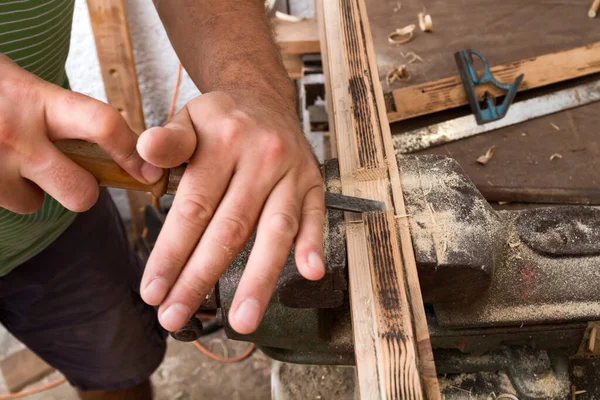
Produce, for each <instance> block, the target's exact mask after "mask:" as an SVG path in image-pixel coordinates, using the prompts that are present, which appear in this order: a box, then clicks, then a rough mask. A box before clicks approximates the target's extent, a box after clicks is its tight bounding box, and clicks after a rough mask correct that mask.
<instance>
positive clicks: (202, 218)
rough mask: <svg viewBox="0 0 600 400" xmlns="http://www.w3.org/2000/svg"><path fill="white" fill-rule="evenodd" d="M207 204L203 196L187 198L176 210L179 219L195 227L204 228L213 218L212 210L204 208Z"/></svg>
mask: <svg viewBox="0 0 600 400" xmlns="http://www.w3.org/2000/svg"><path fill="white" fill-rule="evenodd" d="M206 204H209V202H208V201H206V200H205V199H204V198H203V196H201V195H192V196H187V197H186V198H185V199H184V201H183V202H182V203H181V205H180V206H179V207H178V208H177V209H178V211H179V214H180V215H181V217H182V218H183V219H184V220H186V221H188V222H189V223H190V224H191V225H193V226H196V227H205V226H207V225H208V223H209V222H210V220H211V218H212V216H213V210H212V209H210V208H209V207H207V206H206Z"/></svg>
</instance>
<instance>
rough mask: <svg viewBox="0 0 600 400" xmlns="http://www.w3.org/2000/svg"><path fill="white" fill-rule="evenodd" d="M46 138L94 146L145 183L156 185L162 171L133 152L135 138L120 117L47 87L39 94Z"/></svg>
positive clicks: (80, 97) (77, 95) (87, 100)
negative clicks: (83, 142)
mask: <svg viewBox="0 0 600 400" xmlns="http://www.w3.org/2000/svg"><path fill="white" fill-rule="evenodd" d="M41 95H42V99H43V102H44V112H45V119H46V125H47V128H48V137H49V139H50V140H51V141H53V142H55V141H58V140H62V139H82V140H85V141H87V142H91V143H97V144H98V145H99V146H100V147H101V148H102V149H103V150H104V151H106V152H107V153H108V154H109V155H110V157H111V158H112V159H113V160H114V161H115V162H116V163H117V164H119V165H120V166H121V167H122V168H123V169H124V170H125V171H127V172H128V173H129V174H130V175H131V176H133V177H134V178H136V179H137V180H139V181H140V182H145V183H149V184H151V183H154V182H156V181H158V180H159V179H160V178H161V176H162V174H163V170H162V169H161V168H158V167H156V166H154V165H151V164H149V163H147V162H145V161H144V160H143V159H142V158H141V157H140V155H139V154H138V152H137V150H136V143H137V139H138V136H137V135H136V134H135V133H134V132H133V131H132V130H131V128H129V125H127V122H126V121H125V119H124V118H123V116H122V115H121V114H120V113H119V112H118V111H117V110H115V109H114V108H112V107H111V106H109V105H108V104H106V103H103V102H101V101H98V100H95V99H93V98H91V97H88V96H85V95H83V94H80V93H76V92H71V91H69V90H66V89H63V88H60V87H57V86H54V85H47V86H46V87H45V88H44V90H43V91H42V93H41Z"/></svg>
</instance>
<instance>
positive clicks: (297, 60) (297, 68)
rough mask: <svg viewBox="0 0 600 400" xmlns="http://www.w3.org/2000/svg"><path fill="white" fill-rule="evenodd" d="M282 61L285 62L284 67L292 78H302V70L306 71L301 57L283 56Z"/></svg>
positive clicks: (294, 55) (293, 55)
mask: <svg viewBox="0 0 600 400" xmlns="http://www.w3.org/2000/svg"><path fill="white" fill-rule="evenodd" d="M281 59H282V60H283V66H284V67H285V70H286V71H287V73H288V75H289V77H290V78H292V79H300V78H302V70H303V69H304V63H303V62H302V56H301V55H298V54H282V55H281Z"/></svg>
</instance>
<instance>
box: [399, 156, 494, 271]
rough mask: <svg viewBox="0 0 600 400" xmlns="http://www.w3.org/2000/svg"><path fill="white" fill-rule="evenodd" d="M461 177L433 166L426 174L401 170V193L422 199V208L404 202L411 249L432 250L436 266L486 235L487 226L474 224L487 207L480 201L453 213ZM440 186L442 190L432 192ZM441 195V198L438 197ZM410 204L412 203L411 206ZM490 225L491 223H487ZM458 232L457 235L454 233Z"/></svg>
mask: <svg viewBox="0 0 600 400" xmlns="http://www.w3.org/2000/svg"><path fill="white" fill-rule="evenodd" d="M463 182H464V176H462V175H460V174H458V173H456V172H454V171H448V170H443V171H442V167H441V166H440V167H433V168H432V169H431V171H429V172H428V173H427V174H426V175H421V174H418V173H415V172H414V171H404V173H403V176H402V186H403V188H404V192H405V193H413V195H415V196H419V197H421V199H422V200H425V204H426V208H423V209H421V208H417V207H415V204H414V202H408V201H407V212H408V214H409V221H410V223H411V236H412V239H413V243H414V245H415V248H421V249H423V248H428V247H430V248H433V249H434V252H435V254H436V256H437V262H438V264H444V263H445V262H447V257H448V255H449V254H450V252H464V253H465V254H466V253H468V252H469V251H470V249H472V248H473V246H474V245H476V243H477V238H479V237H481V236H482V235H488V234H489V231H490V228H491V227H490V226H484V225H482V224H481V223H480V221H479V223H474V222H475V220H476V218H477V216H478V215H481V214H485V213H487V212H488V211H489V207H490V206H489V204H488V203H487V202H486V201H485V200H483V199H476V200H475V201H474V204H473V207H472V208H471V209H470V210H468V212H467V213H466V215H465V214H463V215H459V214H457V212H456V210H457V209H460V208H461V206H463V205H462V204H457V203H458V202H460V201H461V200H462V198H461V197H460V196H454V195H455V194H456V192H454V191H452V190H451V189H453V188H456V190H457V191H460V188H461V187H462V185H463ZM440 187H444V188H446V190H443V191H435V190H434V189H436V188H440ZM432 196H436V198H435V204H445V207H446V208H445V209H435V208H434V206H433V200H434V199H433V198H432ZM439 196H442V198H439ZM411 203H412V204H411ZM489 223H490V224H493V221H489ZM459 232H460V234H458V233H459Z"/></svg>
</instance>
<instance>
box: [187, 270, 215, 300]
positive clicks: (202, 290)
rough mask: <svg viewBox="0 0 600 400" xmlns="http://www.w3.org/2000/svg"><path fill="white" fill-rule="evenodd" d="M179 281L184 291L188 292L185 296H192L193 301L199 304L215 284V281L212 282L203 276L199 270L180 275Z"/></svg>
mask: <svg viewBox="0 0 600 400" xmlns="http://www.w3.org/2000/svg"><path fill="white" fill-rule="evenodd" d="M179 282H180V284H181V287H182V289H183V290H184V292H186V293H185V297H187V298H190V297H191V298H192V299H193V301H194V302H195V303H198V304H199V303H200V302H201V301H202V300H203V299H204V297H205V296H206V294H207V293H208V292H209V291H210V289H211V288H212V287H213V286H214V283H212V282H210V280H209V279H207V278H206V277H205V276H203V275H202V274H201V273H200V272H199V271H198V272H194V273H193V274H191V275H181V276H180V277H179Z"/></svg>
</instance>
